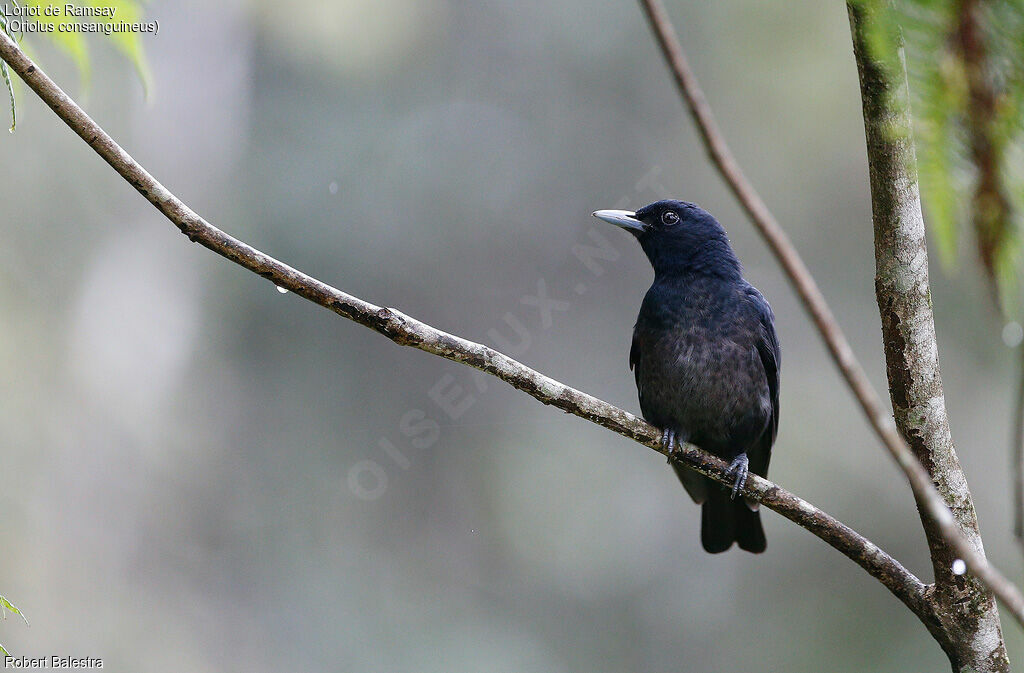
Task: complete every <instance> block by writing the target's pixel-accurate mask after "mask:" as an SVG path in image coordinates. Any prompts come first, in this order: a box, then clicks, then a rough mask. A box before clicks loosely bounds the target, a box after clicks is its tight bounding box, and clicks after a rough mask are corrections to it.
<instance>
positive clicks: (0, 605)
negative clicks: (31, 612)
mask: <svg viewBox="0 0 1024 673" xmlns="http://www.w3.org/2000/svg"><path fill="white" fill-rule="evenodd" d="M4 609H7V610H10V611H11V612H13V613H14V614H16V615H18V616H19V617H21V618H22V619H24V620H25V624H26V625H28V617H26V616H25V615H23V614H22V613H21V610H19V609H18V608H17V606H15V605H14V603H12V602H10V601H9V600H7V599H6V598H4V597H3V596H0V613H2V612H3V610H4ZM6 617H7V615H6V614H4V618H6Z"/></svg>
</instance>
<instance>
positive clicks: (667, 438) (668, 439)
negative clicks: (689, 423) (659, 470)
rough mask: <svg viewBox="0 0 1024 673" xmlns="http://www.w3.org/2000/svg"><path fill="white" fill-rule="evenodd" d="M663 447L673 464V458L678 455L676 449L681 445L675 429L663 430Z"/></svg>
mask: <svg viewBox="0 0 1024 673" xmlns="http://www.w3.org/2000/svg"><path fill="white" fill-rule="evenodd" d="M661 448H662V449H664V451H665V455H666V456H667V457H668V462H669V463H670V464H671V463H672V459H673V458H675V457H676V451H678V450H679V445H678V444H677V443H676V431H675V430H670V429H668V428H665V429H664V430H662V431H661Z"/></svg>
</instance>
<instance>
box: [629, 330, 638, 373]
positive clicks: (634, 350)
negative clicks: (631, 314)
mask: <svg viewBox="0 0 1024 673" xmlns="http://www.w3.org/2000/svg"><path fill="white" fill-rule="evenodd" d="M638 332H639V330H637V328H636V326H634V327H633V343H632V344H630V346H629V368H630V369H635V368H636V367H637V365H639V364H640V334H639V333H638Z"/></svg>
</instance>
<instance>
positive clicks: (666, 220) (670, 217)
mask: <svg viewBox="0 0 1024 673" xmlns="http://www.w3.org/2000/svg"><path fill="white" fill-rule="evenodd" d="M678 222H679V216H678V215H676V214H675V213H674V212H673V211H671V210H666V211H665V212H664V213H662V214H661V223H662V224H664V225H665V226H668V227H671V226H672V225H673V224H677V223H678Z"/></svg>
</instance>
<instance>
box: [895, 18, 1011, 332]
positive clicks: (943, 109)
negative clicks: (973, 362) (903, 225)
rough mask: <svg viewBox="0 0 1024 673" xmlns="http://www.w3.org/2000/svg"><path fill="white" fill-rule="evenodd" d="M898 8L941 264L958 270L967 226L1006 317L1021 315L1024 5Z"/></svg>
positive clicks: (921, 172) (921, 162)
mask: <svg viewBox="0 0 1024 673" xmlns="http://www.w3.org/2000/svg"><path fill="white" fill-rule="evenodd" d="M891 6H892V8H893V11H891V12H889V14H890V16H891V22H894V23H896V24H897V25H898V26H899V29H900V34H901V36H902V39H903V41H904V44H905V48H906V64H907V72H908V76H909V79H910V93H911V105H912V108H913V112H914V130H915V134H916V139H917V150H918V163H919V176H920V180H921V189H922V196H923V198H924V204H925V208H926V214H927V215H928V224H929V227H930V229H931V232H932V236H933V240H934V241H935V242H936V244H937V248H938V251H939V256H940V259H941V260H942V262H943V263H944V266H945V267H946V268H947V269H950V268H953V267H955V264H956V260H957V257H958V252H959V242H960V240H961V239H962V238H963V236H962V233H961V232H962V230H963V229H964V228H965V225H966V227H968V228H970V229H971V230H972V231H973V238H974V242H975V244H976V247H977V255H978V258H979V260H980V262H981V264H982V268H983V270H984V271H985V273H986V275H987V276H988V277H989V279H990V280H991V282H992V284H993V287H994V288H995V289H996V290H997V293H998V296H999V300H1000V303H1001V306H1002V308H1003V310H1004V311H1005V312H1007V313H1014V312H1017V310H1018V307H1017V296H1018V288H1019V286H1020V279H1021V273H1020V271H1021V267H1020V263H1021V261H1022V255H1021V250H1020V236H1019V235H1018V230H1019V228H1020V219H1021V213H1022V212H1024V174H1022V173H1021V169H1020V162H1019V158H1020V156H1021V149H1022V147H1024V115H1022V112H1024V0H993V1H987V0H978V1H977V2H971V1H959V2H949V1H940V0H896V2H894V3H892V5H891ZM968 21H970V22H971V23H968ZM967 26H973V28H970V27H967ZM972 30H973V32H971V31H972ZM970 35H973V36H975V38H973V39H972V38H971V37H965V36H970ZM1014 159H1017V161H1014Z"/></svg>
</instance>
